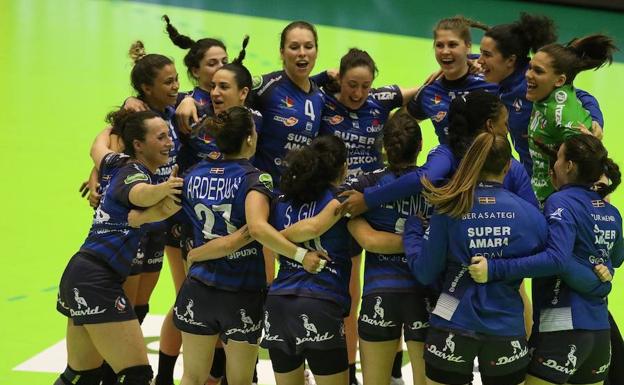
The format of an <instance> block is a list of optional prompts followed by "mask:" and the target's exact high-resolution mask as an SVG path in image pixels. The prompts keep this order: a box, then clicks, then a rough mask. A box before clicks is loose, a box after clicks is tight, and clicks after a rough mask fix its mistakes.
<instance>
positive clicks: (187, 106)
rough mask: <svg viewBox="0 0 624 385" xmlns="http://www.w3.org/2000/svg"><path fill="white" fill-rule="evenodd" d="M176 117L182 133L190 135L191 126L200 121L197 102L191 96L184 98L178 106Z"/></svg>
mask: <svg viewBox="0 0 624 385" xmlns="http://www.w3.org/2000/svg"><path fill="white" fill-rule="evenodd" d="M175 115H176V121H177V122H178V129H179V130H180V132H181V133H183V134H185V135H189V134H190V133H191V124H193V123H197V122H198V121H199V117H198V116H197V106H196V105H195V100H194V99H193V98H192V97H190V96H187V97H186V98H184V100H182V101H181V102H180V104H179V105H178V108H177V109H176V113H175Z"/></svg>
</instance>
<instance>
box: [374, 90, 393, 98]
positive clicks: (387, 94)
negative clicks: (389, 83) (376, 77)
mask: <svg viewBox="0 0 624 385" xmlns="http://www.w3.org/2000/svg"><path fill="white" fill-rule="evenodd" d="M396 94H397V93H396V92H391V91H383V92H376V93H375V98H376V99H377V100H392V99H394V97H395V96H396Z"/></svg>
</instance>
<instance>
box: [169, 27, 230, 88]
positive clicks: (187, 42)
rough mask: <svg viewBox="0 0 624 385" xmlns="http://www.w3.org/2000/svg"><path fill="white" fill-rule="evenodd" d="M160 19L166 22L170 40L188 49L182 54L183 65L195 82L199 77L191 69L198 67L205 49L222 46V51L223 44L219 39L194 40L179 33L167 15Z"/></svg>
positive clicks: (224, 49)
mask: <svg viewBox="0 0 624 385" xmlns="http://www.w3.org/2000/svg"><path fill="white" fill-rule="evenodd" d="M162 19H163V20H164V21H165V23H167V26H166V30H167V34H168V35H169V39H171V42H173V44H175V45H176V46H178V47H180V48H182V49H188V50H189V51H188V52H187V53H186V55H185V56H184V65H185V66H186V72H187V74H188V77H189V79H191V80H193V81H194V82H197V81H198V80H199V79H198V78H196V77H195V76H194V75H193V69H194V68H199V63H200V62H201V60H202V59H203V58H204V54H205V53H206V51H208V50H209V49H210V48H212V47H220V48H223V51H227V50H226V48H225V44H223V42H222V41H221V40H218V39H212V38H204V39H199V40H197V41H195V40H193V39H191V38H190V37H188V36H186V35H182V34H180V32H178V30H177V28H176V27H174V26H173V25H172V24H171V20H170V19H169V16H167V15H163V16H162Z"/></svg>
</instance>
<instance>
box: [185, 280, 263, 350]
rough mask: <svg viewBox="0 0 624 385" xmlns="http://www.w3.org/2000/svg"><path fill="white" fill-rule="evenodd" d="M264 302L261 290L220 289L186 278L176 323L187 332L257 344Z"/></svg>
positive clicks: (225, 340)
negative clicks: (216, 335) (217, 335)
mask: <svg viewBox="0 0 624 385" xmlns="http://www.w3.org/2000/svg"><path fill="white" fill-rule="evenodd" d="M263 302H264V294H263V293H262V292H243V291H238V292H236V291H227V290H221V289H217V288H215V287H211V286H206V285H204V284H203V283H201V282H199V281H198V280H196V279H194V278H191V277H187V278H186V280H185V281H184V284H183V285H182V287H181V288H180V293H179V294H178V298H177V299H176V303H175V305H174V307H173V323H174V324H175V326H176V327H177V328H178V329H180V330H181V331H183V332H186V333H191V334H200V335H215V334H219V335H220V337H221V340H222V341H223V342H227V341H228V340H229V339H232V340H233V341H240V342H248V343H250V344H258V342H259V341H260V337H261V335H262V315H263V311H262V305H263Z"/></svg>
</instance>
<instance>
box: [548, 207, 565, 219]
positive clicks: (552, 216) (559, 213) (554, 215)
mask: <svg viewBox="0 0 624 385" xmlns="http://www.w3.org/2000/svg"><path fill="white" fill-rule="evenodd" d="M562 215H563V207H559V208H557V209H556V210H555V211H553V212H552V213H551V214H550V215H549V216H548V218H550V219H556V220H558V221H560V220H562V219H563V218H562V217H561V216H562Z"/></svg>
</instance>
